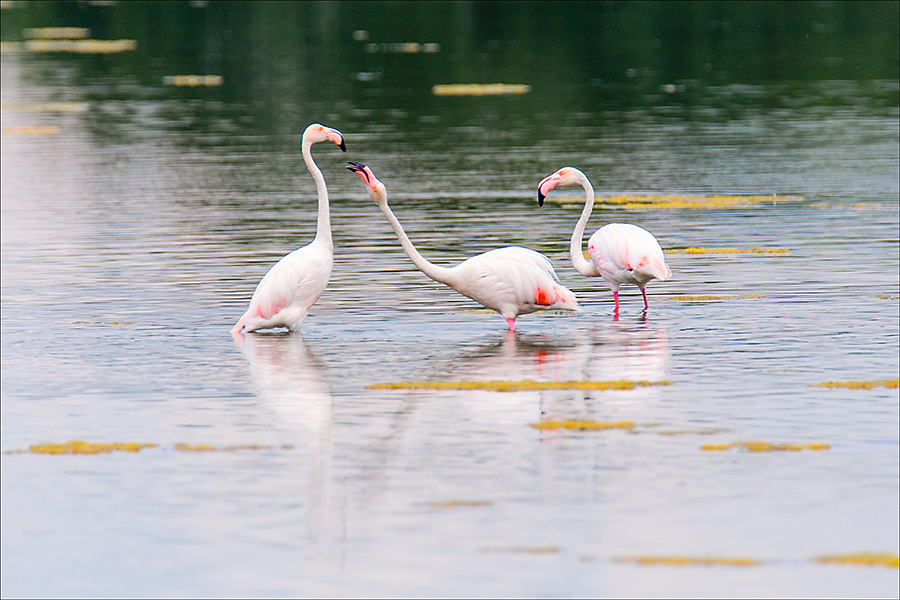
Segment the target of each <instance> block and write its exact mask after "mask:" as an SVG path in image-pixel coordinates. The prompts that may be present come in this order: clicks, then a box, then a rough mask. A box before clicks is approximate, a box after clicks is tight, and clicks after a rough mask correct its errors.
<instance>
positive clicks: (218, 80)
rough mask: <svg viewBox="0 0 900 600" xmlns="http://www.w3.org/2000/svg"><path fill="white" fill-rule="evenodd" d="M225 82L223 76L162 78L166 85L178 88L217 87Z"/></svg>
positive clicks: (168, 76)
mask: <svg viewBox="0 0 900 600" xmlns="http://www.w3.org/2000/svg"><path fill="white" fill-rule="evenodd" d="M224 81H225V79H224V78H223V77H222V76H221V75H166V76H165V77H163V78H162V82H163V83H164V84H165V85H174V86H178V87H198V86H206V87H215V86H219V85H222V82H224Z"/></svg>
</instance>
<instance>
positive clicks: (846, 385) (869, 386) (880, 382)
mask: <svg viewBox="0 0 900 600" xmlns="http://www.w3.org/2000/svg"><path fill="white" fill-rule="evenodd" d="M810 386H811V387H821V388H843V389H848V390H873V389H875V388H879V387H884V388H887V389H889V390H896V389H897V388H898V387H900V379H876V380H874V381H824V382H822V383H811V384H810Z"/></svg>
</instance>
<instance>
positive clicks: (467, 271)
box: [347, 163, 581, 331]
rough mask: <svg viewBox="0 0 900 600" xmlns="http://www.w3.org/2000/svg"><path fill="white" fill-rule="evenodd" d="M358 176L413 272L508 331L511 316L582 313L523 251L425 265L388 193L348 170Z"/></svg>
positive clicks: (540, 261) (368, 173) (546, 266)
mask: <svg viewBox="0 0 900 600" xmlns="http://www.w3.org/2000/svg"><path fill="white" fill-rule="evenodd" d="M347 169H349V170H350V171H353V172H354V173H356V174H358V175H359V177H360V179H362V181H363V183H365V184H366V187H367V188H368V191H369V195H370V196H371V197H372V199H373V200H375V202H376V204H378V207H379V208H380V209H381V212H382V213H384V216H385V217H387V219H388V222H389V223H390V224H391V227H392V228H393V229H394V233H396V234H397V238H398V239H399V240H400V245H401V246H403V250H404V251H405V252H406V254H407V256H409V258H410V260H412V261H413V264H415V265H416V267H417V268H418V269H419V270H420V271H422V272H423V273H425V274H426V275H427V276H428V277H431V278H432V279H433V280H435V281H437V282H439V283H443V284H445V285H447V286H449V287H450V288H452V289H454V290H456V291H457V292H459V293H460V294H462V295H463V296H466V297H468V298H471V299H472V300H474V301H476V302H478V303H479V304H481V305H482V306H484V307H486V308H490V309H492V310H496V311H497V312H499V313H500V314H501V315H503V317H505V318H506V322H507V324H508V326H509V329H510V330H511V331H515V329H516V325H515V321H516V317H518V316H519V315H524V314H529V313H533V312H535V311H537V310H542V309H563V310H574V311H578V310H581V309H580V307H579V306H578V301H577V300H576V298H575V294H573V293H572V291H571V290H569V289H567V288H565V287H563V286H562V285H560V284H559V278H558V277H557V276H556V272H555V271H554V270H553V264H552V263H551V262H550V259H549V258H547V257H546V256H544V255H543V254H540V253H539V252H535V251H534V250H529V249H528V248H522V247H520V246H507V247H505V248H497V249H494V250H489V251H488V252H484V253H482V254H478V255H476V256H473V257H471V258H469V259H466V260H465V261H463V262H462V263H460V264H458V265H456V266H454V267H441V266H438V265H434V264H432V263H430V262H428V261H427V260H426V259H425V258H424V257H423V256H422V255H421V254H419V251H418V250H416V248H415V246H413V244H412V242H411V241H410V239H409V237H408V236H407V235H406V232H405V231H403V227H402V226H401V225H400V222H399V221H398V220H397V217H396V216H395V215H394V213H393V211H391V209H390V207H389V206H388V204H387V189H386V188H385V187H384V184H383V183H381V182H380V181H379V180H378V179H377V178H376V177H375V174H374V173H373V172H372V170H371V169H370V168H369V167H367V166H366V165H363V164H361V163H350V166H348V167H347Z"/></svg>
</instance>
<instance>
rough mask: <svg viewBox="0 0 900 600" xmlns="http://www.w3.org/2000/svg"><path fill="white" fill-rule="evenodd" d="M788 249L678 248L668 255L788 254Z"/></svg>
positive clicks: (668, 252)
mask: <svg viewBox="0 0 900 600" xmlns="http://www.w3.org/2000/svg"><path fill="white" fill-rule="evenodd" d="M788 252H790V250H788V249H787V248H703V247H699V248H676V249H672V250H666V253H667V254H787V253H788Z"/></svg>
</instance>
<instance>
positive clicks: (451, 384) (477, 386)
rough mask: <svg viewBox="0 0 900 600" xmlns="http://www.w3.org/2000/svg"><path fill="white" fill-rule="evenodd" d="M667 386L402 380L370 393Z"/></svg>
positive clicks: (622, 382) (377, 385)
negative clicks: (383, 391)
mask: <svg viewBox="0 0 900 600" xmlns="http://www.w3.org/2000/svg"><path fill="white" fill-rule="evenodd" d="M655 385H670V384H669V382H668V381H630V380H625V379H623V380H618V381H532V380H524V381H493V380H490V381H403V382H399V383H372V384H369V385H367V386H366V389H369V390H487V391H493V392H521V391H530V390H633V389H634V388H637V387H648V386H655Z"/></svg>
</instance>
